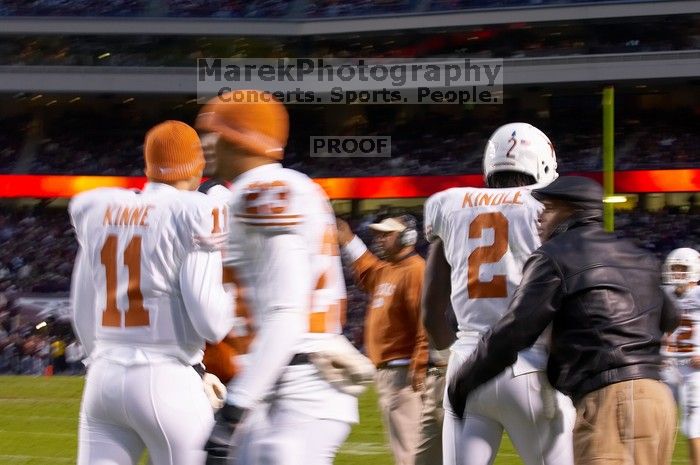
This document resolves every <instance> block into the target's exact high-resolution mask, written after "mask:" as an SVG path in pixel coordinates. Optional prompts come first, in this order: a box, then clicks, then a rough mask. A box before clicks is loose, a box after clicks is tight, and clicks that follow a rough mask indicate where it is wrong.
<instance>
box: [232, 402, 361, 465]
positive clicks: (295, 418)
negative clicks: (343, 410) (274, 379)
mask: <svg viewBox="0 0 700 465" xmlns="http://www.w3.org/2000/svg"><path fill="white" fill-rule="evenodd" d="M350 429H351V426H350V424H349V423H346V422H343V421H338V420H328V419H320V418H314V417H311V416H308V415H304V414H303V413H300V412H298V411H296V410H291V409H287V408H285V407H282V406H279V405H274V404H273V406H272V407H269V408H267V409H265V408H264V407H263V408H262V410H256V411H254V412H251V415H250V416H249V417H248V418H246V420H245V421H244V423H243V424H242V425H241V427H240V429H239V430H237V431H236V433H235V434H234V435H233V455H234V456H235V458H234V460H233V461H231V463H232V464H235V465H332V464H333V460H334V459H335V455H336V453H337V452H338V449H340V446H342V445H343V442H345V439H347V437H348V435H349V434H350Z"/></svg>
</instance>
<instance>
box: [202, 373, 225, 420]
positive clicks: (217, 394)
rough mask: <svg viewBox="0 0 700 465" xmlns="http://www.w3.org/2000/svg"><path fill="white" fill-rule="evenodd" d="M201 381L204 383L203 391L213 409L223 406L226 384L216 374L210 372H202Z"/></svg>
mask: <svg viewBox="0 0 700 465" xmlns="http://www.w3.org/2000/svg"><path fill="white" fill-rule="evenodd" d="M202 383H204V392H205V393H206V395H207V399H209V403H210V404H211V406H212V408H213V409H214V410H215V411H216V410H219V409H220V408H221V407H223V406H224V401H225V400H226V386H225V385H224V383H222V382H221V380H219V378H218V377H217V376H216V375H213V374H211V373H204V375H203V376H202Z"/></svg>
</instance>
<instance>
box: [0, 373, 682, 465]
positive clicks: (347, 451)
mask: <svg viewBox="0 0 700 465" xmlns="http://www.w3.org/2000/svg"><path fill="white" fill-rule="evenodd" d="M82 386H83V378H81V377H62V376H54V377H50V378H46V377H26V376H0V464H1V465H20V464H21V465H54V464H56V465H60V464H67V463H75V454H76V443H77V433H76V431H77V424H78V408H79V405H80V395H81V391H82ZM360 415H361V421H362V423H361V424H360V425H358V426H356V427H355V429H354V430H353V432H352V434H351V436H350V438H349V439H348V441H347V442H346V443H345V446H344V447H343V449H342V451H341V453H340V454H339V455H338V457H337V459H336V461H335V463H336V464H341V465H356V464H357V465H360V464H361V465H390V464H391V463H392V461H391V457H390V455H389V452H388V449H387V447H386V445H385V440H384V433H383V431H382V426H381V422H380V419H379V415H378V412H377V408H376V396H375V394H374V392H371V391H370V392H368V393H367V394H365V395H364V396H363V397H362V398H361V402H360ZM520 463H522V462H521V460H520V459H519V458H518V456H517V454H516V453H515V451H514V450H513V447H512V446H511V444H510V442H509V441H508V438H504V440H503V443H502V445H501V450H500V452H499V454H498V458H497V459H496V462H495V464H496V465H511V464H513V465H514V464H520ZM673 463H674V464H686V463H688V459H687V452H686V447H685V444H684V443H683V442H682V439H681V438H679V441H678V444H677V446H676V452H675V455H674V460H673Z"/></svg>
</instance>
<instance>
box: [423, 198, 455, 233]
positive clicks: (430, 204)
mask: <svg viewBox="0 0 700 465" xmlns="http://www.w3.org/2000/svg"><path fill="white" fill-rule="evenodd" d="M463 190H464V189H460V188H451V189H446V190H444V191H440V192H436V193H435V194H433V195H431V196H430V197H428V200H426V201H425V206H424V225H425V237H426V239H427V240H429V241H433V240H435V239H437V238H438V237H440V235H441V233H442V223H443V220H444V216H445V215H446V214H448V211H446V208H447V209H448V208H449V207H448V204H450V200H451V199H453V198H455V197H457V196H460V195H463V194H460V191H463Z"/></svg>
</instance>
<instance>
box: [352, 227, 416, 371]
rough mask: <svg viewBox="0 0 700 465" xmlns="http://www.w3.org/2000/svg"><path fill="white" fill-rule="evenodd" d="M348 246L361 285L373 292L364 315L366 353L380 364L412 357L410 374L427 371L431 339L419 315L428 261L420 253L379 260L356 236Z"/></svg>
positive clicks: (370, 292) (377, 364) (375, 362)
mask: <svg viewBox="0 0 700 465" xmlns="http://www.w3.org/2000/svg"><path fill="white" fill-rule="evenodd" d="M348 245H349V248H348V249H351V250H348V252H349V254H348V255H349V256H350V258H351V259H354V261H353V263H352V268H353V272H354V274H355V279H356V280H357V282H358V286H359V287H360V288H362V289H363V290H365V291H366V292H367V293H368V294H370V301H369V305H368V308H367V313H366V316H365V347H366V349H367V356H368V357H369V358H370V360H372V362H373V363H374V364H375V365H376V366H378V367H379V366H382V365H383V364H384V363H386V362H389V361H391V360H399V359H409V360H410V370H411V373H421V372H423V371H425V368H426V367H427V364H428V339H427V337H426V333H425V330H424V328H423V324H422V322H421V317H420V311H421V292H422V288H423V273H424V270H425V260H423V258H421V257H420V256H419V255H417V254H412V255H409V256H408V257H406V258H404V259H402V260H401V261H399V262H397V263H393V262H388V261H383V260H379V259H378V258H377V257H376V256H374V255H373V254H372V253H371V252H369V251H368V250H367V248H366V247H365V246H364V244H362V242H361V241H360V239H359V238H357V237H356V238H355V239H354V240H353V242H352V243H351V244H348ZM357 255H359V257H357Z"/></svg>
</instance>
